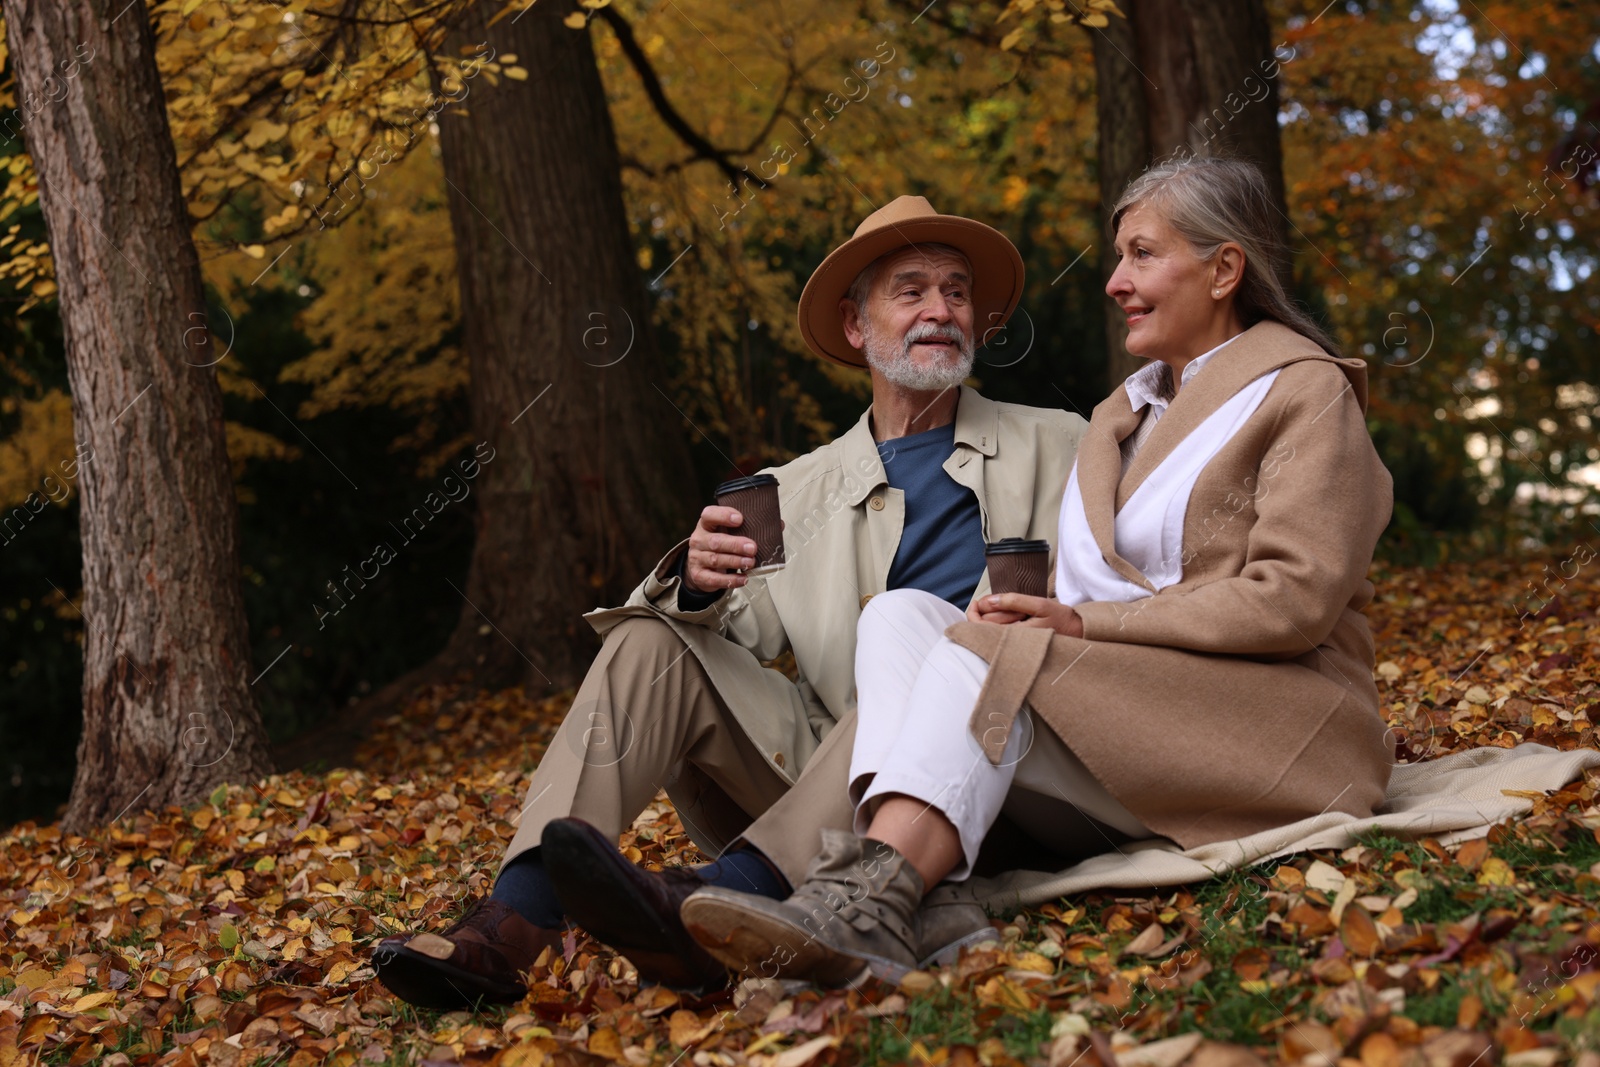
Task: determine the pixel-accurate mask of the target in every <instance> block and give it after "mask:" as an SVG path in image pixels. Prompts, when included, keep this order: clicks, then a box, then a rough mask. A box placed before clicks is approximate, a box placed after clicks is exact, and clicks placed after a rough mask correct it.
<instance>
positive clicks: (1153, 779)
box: [946, 322, 1394, 848]
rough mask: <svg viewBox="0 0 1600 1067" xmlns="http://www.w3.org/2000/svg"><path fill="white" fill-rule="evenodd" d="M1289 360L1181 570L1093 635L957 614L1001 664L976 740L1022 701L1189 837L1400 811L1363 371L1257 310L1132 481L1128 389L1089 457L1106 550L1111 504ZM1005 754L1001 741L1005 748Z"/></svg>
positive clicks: (1086, 622) (1097, 413)
mask: <svg viewBox="0 0 1600 1067" xmlns="http://www.w3.org/2000/svg"><path fill="white" fill-rule="evenodd" d="M1274 370H1277V371H1279V374H1278V377H1277V380H1276V381H1275V382H1274V383H1273V385H1272V387H1271V389H1270V390H1269V391H1268V393H1267V395H1266V397H1265V398H1264V400H1263V401H1262V403H1261V405H1260V407H1259V408H1257V409H1256V411H1255V413H1254V414H1253V415H1252V416H1251V417H1250V418H1249V419H1248V420H1246V422H1245V423H1244V424H1243V425H1242V426H1241V427H1240V428H1239V430H1238V432H1237V433H1236V434H1235V435H1234V436H1233V437H1232V439H1230V440H1229V441H1228V443H1227V444H1226V445H1224V446H1223V448H1222V450H1221V451H1220V452H1218V453H1217V455H1216V457H1215V458H1214V459H1213V460H1212V461H1211V462H1210V463H1209V464H1208V465H1207V466H1206V467H1205V469H1204V470H1203V471H1202V472H1201V474H1200V477H1199V481H1198V482H1197V483H1196V484H1195V486H1194V490H1193V493H1192V495H1191V497H1190V499H1189V505H1188V510H1187V512H1186V515H1185V520H1184V527H1183V544H1184V564H1183V572H1182V577H1181V579H1180V580H1179V581H1178V582H1177V583H1176V584H1174V585H1170V586H1168V587H1166V588H1164V589H1162V590H1160V591H1159V592H1155V593H1154V594H1153V595H1152V596H1150V597H1147V598H1145V599H1142V600H1137V601H1134V602H1131V603H1127V604H1116V603H1089V604H1079V605H1074V606H1075V607H1076V608H1077V610H1078V613H1079V614H1080V615H1081V616H1082V618H1083V630H1084V636H1083V638H1081V639H1080V638H1073V637H1065V636H1062V635H1059V634H1055V633H1053V632H1052V631H1049V630H1044V629H1032V628H1024V627H1019V626H996V625H992V624H987V623H974V622H961V623H957V624H956V625H954V626H952V627H951V628H950V629H949V630H948V631H946V633H947V634H948V636H950V637H951V638H952V639H954V640H955V641H957V642H958V643H960V644H961V645H963V646H965V647H967V648H969V649H971V650H972V651H974V652H976V653H977V654H979V655H981V656H983V657H984V659H986V660H988V661H989V662H990V664H991V669H990V673H989V677H988V679H987V681H986V683H985V686H984V690H983V693H982V694H981V695H980V697H979V701H978V706H977V708H976V709H975V711H974V713H973V717H972V727H973V734H974V736H975V737H976V738H978V740H979V742H980V743H982V742H983V740H984V739H985V737H987V738H989V739H990V740H991V741H993V740H998V741H1000V742H1001V743H1002V744H1003V741H1004V737H1005V731H1003V730H1002V731H998V732H996V731H994V730H993V727H994V725H995V724H996V723H1004V724H1009V721H1010V717H1011V716H1014V715H1015V714H1016V713H1017V710H1018V708H1019V707H1020V706H1021V704H1022V702H1023V701H1024V699H1025V700H1026V703H1027V704H1028V705H1029V706H1030V707H1031V708H1032V709H1033V711H1034V713H1035V714H1036V715H1037V717H1038V719H1039V720H1040V721H1041V722H1043V723H1047V724H1048V725H1049V727H1050V728H1051V729H1052V730H1054V731H1055V732H1056V733H1057V734H1058V735H1059V736H1060V737H1061V738H1062V740H1063V741H1065V742H1066V743H1067V745H1068V746H1069V747H1070V748H1071V749H1072V750H1073V752H1074V753H1076V755H1077V756H1078V757H1079V758H1080V759H1081V760H1082V761H1083V762H1084V764H1085V765H1086V766H1087V767H1088V768H1089V770H1090V771H1091V772H1092V773H1093V774H1094V775H1095V777H1096V778H1098V779H1099V780H1100V781H1101V782H1103V783H1104V784H1105V785H1106V787H1107V788H1108V789H1109V790H1110V791H1111V793H1112V794H1113V795H1114V796H1115V797H1116V798H1117V799H1118V800H1120V801H1121V802H1122V803H1123V804H1124V805H1125V806H1126V807H1127V808H1128V809H1129V810H1130V811H1132V812H1133V813H1134V814H1135V815H1137V816H1138V817H1139V819H1140V820H1141V821H1143V822H1144V823H1145V825H1147V826H1149V827H1150V828H1151V829H1152V830H1154V831H1155V832H1156V833H1157V834H1160V835H1161V836H1164V837H1168V838H1171V839H1172V840H1174V841H1176V842H1177V843H1178V844H1179V845H1181V846H1182V847H1184V848H1193V847H1196V846H1198V845H1203V844H1209V843H1212V842H1215V841H1220V840H1224V839H1230V838H1236V837H1243V836H1246V835H1249V834H1253V833H1256V832H1258V831H1260V830H1264V829H1269V828H1272V827H1276V826H1281V825H1285V824H1287V823H1291V822H1294V821H1297V820H1299V819H1302V818H1307V817H1310V816H1315V815H1317V814H1319V813H1321V812H1324V811H1342V812H1348V813H1350V814H1352V815H1356V816H1367V815H1370V814H1371V813H1372V811H1373V809H1374V808H1375V807H1377V806H1379V805H1381V804H1382V802H1383V798H1384V789H1385V787H1386V785H1387V784H1388V780H1389V771H1390V768H1391V766H1392V765H1393V761H1394V744H1393V738H1392V737H1391V736H1390V734H1389V732H1388V730H1387V729H1386V727H1385V724H1384V720H1383V717H1382V715H1381V713H1380V710H1379V703H1378V692H1377V687H1376V686H1375V685H1374V683H1373V674H1372V667H1373V643H1372V635H1371V631H1370V630H1369V629H1368V626H1367V622H1366V619H1365V618H1364V617H1363V615H1362V614H1361V610H1362V608H1363V607H1364V606H1365V605H1366V604H1367V602H1368V601H1369V600H1371V598H1372V594H1373V587H1372V583H1371V582H1370V581H1368V580H1367V569H1368V567H1369V566H1370V564H1371V562H1372V553H1373V548H1374V546H1375V545H1376V543H1377V540H1378V535H1379V534H1380V533H1381V532H1382V530H1383V528H1384V526H1385V525H1386V524H1387V522H1388V519H1389V513H1390V509H1391V505H1392V502H1393V482H1392V479H1391V478H1390V476H1389V472H1388V471H1387V470H1386V469H1385V468H1384V466H1383V464H1382V462H1381V461H1380V460H1379V459H1378V455H1377V452H1376V450H1375V449H1374V448H1373V445H1372V440H1371V437H1370V435H1369V434H1368V432H1367V425H1366V419H1365V412H1366V406H1367V375H1366V364H1365V363H1364V362H1363V361H1362V360H1360V359H1336V358H1334V357H1332V356H1330V355H1328V354H1327V353H1326V352H1324V351H1323V350H1322V349H1321V348H1320V347H1318V346H1317V345H1316V344H1315V343H1313V342H1312V341H1310V340H1309V339H1308V338H1306V337H1304V336H1302V335H1300V334H1298V333H1296V332H1295V331H1293V330H1291V329H1289V328H1288V327H1286V326H1283V325H1280V324H1278V323H1273V322H1263V323H1259V324H1257V325H1255V326H1253V327H1251V328H1250V329H1249V330H1247V331H1246V332H1245V333H1244V334H1243V335H1241V336H1240V337H1238V338H1237V339H1236V340H1235V341H1233V343H1231V344H1230V345H1229V346H1228V347H1227V348H1225V349H1223V350H1222V351H1221V352H1219V353H1218V354H1217V355H1216V356H1215V357H1214V358H1213V360H1212V361H1211V362H1209V363H1208V364H1207V365H1206V367H1205V369H1204V370H1203V371H1202V372H1201V373H1199V374H1197V375H1196V376H1195V377H1194V378H1193V380H1192V381H1191V382H1190V383H1189V384H1188V385H1185V386H1184V387H1183V388H1182V389H1181V390H1180V391H1179V393H1178V395H1177V397H1176V398H1175V399H1174V401H1173V403H1172V405H1171V407H1170V408H1168V410H1167V412H1166V414H1165V415H1164V416H1163V417H1162V419H1161V421H1160V422H1159V423H1158V424H1157V426H1156V428H1155V430H1154V431H1153V432H1152V434H1151V436H1150V437H1149V439H1148V440H1147V441H1146V443H1145V444H1144V446H1143V448H1142V449H1141V450H1140V451H1139V453H1138V455H1137V456H1136V458H1135V460H1134V462H1133V464H1132V466H1131V467H1130V468H1129V470H1128V474H1127V477H1122V456H1121V449H1120V443H1121V442H1122V440H1123V439H1124V438H1126V437H1127V436H1128V435H1129V434H1131V433H1132V432H1133V431H1134V429H1135V428H1136V427H1137V425H1138V422H1139V418H1140V414H1139V412H1136V411H1134V410H1133V409H1132V407H1131V405H1130V402H1129V400H1128V395H1127V392H1126V391H1125V390H1124V389H1121V388H1118V389H1117V390H1115V391H1114V392H1113V393H1112V394H1111V396H1110V397H1109V398H1107V399H1106V400H1105V401H1103V402H1102V403H1101V404H1100V405H1099V406H1098V407H1096V408H1095V410H1094V414H1093V417H1092V418H1091V419H1090V422H1089V430H1088V432H1087V433H1085V434H1084V436H1083V440H1082V442H1081V444H1080V446H1079V451H1078V480H1079V484H1080V486H1081V487H1082V491H1083V500H1084V509H1085V512H1086V514H1087V517H1088V520H1089V526H1090V529H1091V531H1092V533H1093V534H1094V538H1095V540H1096V542H1097V543H1098V545H1099V547H1100V550H1101V553H1102V555H1103V556H1104V558H1105V560H1106V561H1107V562H1108V563H1109V564H1110V565H1111V566H1112V567H1113V568H1115V569H1116V570H1117V571H1118V572H1119V573H1121V574H1122V575H1123V576H1124V577H1126V578H1127V579H1129V580H1130V581H1133V582H1135V583H1137V584H1140V585H1143V586H1144V587H1145V588H1151V586H1150V583H1149V582H1148V581H1147V580H1146V579H1145V578H1144V576H1143V575H1142V574H1140V573H1139V572H1138V571H1137V570H1136V569H1135V568H1134V567H1133V566H1132V565H1131V564H1129V563H1128V562H1127V561H1126V560H1124V559H1122V557H1121V556H1119V555H1117V552H1116V547H1115V534H1114V517H1115V514H1116V512H1117V510H1118V509H1120V508H1121V507H1122V505H1123V504H1124V503H1126V501H1127V500H1128V498H1129V497H1130V496H1131V495H1132V493H1133V492H1134V490H1136V489H1137V488H1138V487H1139V485H1140V483H1141V482H1143V480H1144V479H1145V478H1146V477H1147V476H1148V475H1149V474H1150V472H1151V471H1152V470H1153V469H1154V468H1155V467H1156V465H1157V464H1158V463H1160V461H1161V460H1162V459H1163V458H1164V457H1165V456H1167V455H1169V454H1171V453H1172V452H1173V451H1174V450H1175V449H1177V448H1180V447H1182V444H1183V439H1184V437H1185V436H1186V435H1187V434H1188V433H1189V432H1191V431H1192V430H1193V429H1194V428H1195V427H1197V426H1199V425H1200V423H1201V422H1202V421H1203V420H1204V419H1205V417H1206V416H1207V415H1209V414H1210V413H1211V412H1213V411H1215V410H1216V409H1217V408H1218V407H1219V406H1220V405H1221V404H1223V403H1224V402H1226V401H1227V400H1228V398H1229V397H1231V396H1233V395H1234V394H1235V393H1236V392H1238V391H1239V390H1240V389H1241V388H1243V387H1244V386H1245V385H1247V384H1248V383H1250V382H1251V381H1253V380H1255V379H1257V378H1259V377H1260V376H1261V375H1264V374H1267V373H1269V372H1271V371H1274ZM994 755H997V754H994Z"/></svg>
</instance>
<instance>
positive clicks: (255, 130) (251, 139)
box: [244, 119, 289, 148]
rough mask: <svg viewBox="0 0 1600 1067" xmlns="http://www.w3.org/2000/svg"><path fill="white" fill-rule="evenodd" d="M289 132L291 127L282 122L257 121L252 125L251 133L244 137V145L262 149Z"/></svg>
mask: <svg viewBox="0 0 1600 1067" xmlns="http://www.w3.org/2000/svg"><path fill="white" fill-rule="evenodd" d="M288 132H289V127H288V126H285V125H284V124H283V123H281V122H271V121H269V120H267V119H257V120H256V121H255V122H253V123H251V124H250V132H248V133H246V134H245V135H244V143H245V144H246V145H247V146H249V147H250V148H260V147H261V146H262V145H264V144H266V143H267V142H268V141H276V140H277V139H278V138H280V137H282V136H283V135H284V134H286V133H288Z"/></svg>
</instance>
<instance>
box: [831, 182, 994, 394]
mask: <svg viewBox="0 0 1600 1067" xmlns="http://www.w3.org/2000/svg"><path fill="white" fill-rule="evenodd" d="M933 243H938V244H947V245H951V246H953V247H955V248H959V249H961V251H962V252H963V253H965V254H966V257H967V261H968V262H969V263H971V264H972V303H973V317H972V327H973V330H974V331H975V332H976V333H977V342H978V343H979V344H982V343H983V342H984V341H985V340H986V339H987V338H988V337H989V336H990V335H991V334H993V333H994V331H995V330H998V329H999V328H1000V327H1001V326H1004V325H1005V323H1006V320H1007V319H1009V318H1010V317H1011V313H1012V312H1013V311H1015V310H1017V302H1018V301H1020V300H1021V299H1022V282H1023V267H1022V256H1021V254H1020V253H1019V252H1018V251H1017V248H1016V246H1015V245H1013V244H1012V243H1011V241H1010V240H1009V239H1008V238H1007V237H1006V235H1005V234H1003V233H1001V232H1000V231H999V230H996V229H994V228H993V227H992V226H985V225H984V224H983V223H981V222H975V221H973V220H972V219H964V218H962V217H961V216H959V215H941V214H939V213H938V212H937V211H935V210H933V205H932V204H930V203H928V201H927V199H926V198H925V197H920V196H902V197H899V198H897V199H895V200H893V201H892V202H890V203H888V204H885V205H884V206H883V207H881V208H879V209H878V210H876V211H874V212H873V213H872V214H870V215H868V216H867V217H866V219H864V220H863V221H862V223H861V225H860V226H857V227H856V232H855V236H853V237H851V238H850V240H848V241H846V242H845V243H844V244H842V245H840V246H839V247H838V248H835V249H834V250H833V251H832V252H830V253H829V254H828V258H827V259H824V260H823V261H822V265H821V266H819V267H818V268H817V269H816V272H815V273H814V274H812V275H811V280H810V281H808V282H806V287H805V290H804V291H803V292H802V293H801V294H800V312H799V318H800V336H801V337H803V338H805V342H806V344H807V346H809V347H810V349H811V351H813V352H815V353H816V354H817V355H819V356H822V357H824V358H826V359H831V360H833V361H834V362H835V363H843V364H844V365H845V366H847V367H865V366H866V365H867V359H866V356H864V355H862V353H861V350H860V349H858V348H856V347H855V346H853V345H851V343H850V341H849V340H848V339H847V338H846V337H845V335H844V317H843V315H841V314H840V312H839V301H840V300H842V299H844V295H845V293H846V292H848V291H849V289H850V285H851V283H852V282H854V281H855V280H856V275H858V274H860V273H861V272H862V270H863V269H865V268H866V267H867V265H868V264H870V263H871V262H872V261H873V260H875V259H877V258H878V257H879V256H881V255H883V254H885V253H886V252H893V251H895V250H896V249H899V248H904V247H905V246H906V245H914V244H933Z"/></svg>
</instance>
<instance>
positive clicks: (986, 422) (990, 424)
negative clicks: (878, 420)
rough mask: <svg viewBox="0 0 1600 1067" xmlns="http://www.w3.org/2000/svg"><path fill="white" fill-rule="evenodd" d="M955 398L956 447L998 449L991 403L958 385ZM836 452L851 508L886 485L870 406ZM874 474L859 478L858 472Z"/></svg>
mask: <svg viewBox="0 0 1600 1067" xmlns="http://www.w3.org/2000/svg"><path fill="white" fill-rule="evenodd" d="M960 389H961V393H960V395H959V396H958V397H957V398H956V444H958V445H966V446H967V447H969V448H972V449H976V450H977V451H978V452H980V453H982V454H983V455H985V456H992V455H994V454H995V453H996V452H998V451H999V450H1000V428H999V427H1000V412H999V408H998V407H997V406H996V404H995V402H994V401H993V400H990V399H989V398H988V397H986V396H984V395H983V394H982V393H979V392H978V391H977V390H976V389H973V388H970V387H969V386H965V385H963V386H961V387H960ZM839 449H840V452H841V453H842V458H843V460H844V465H845V474H846V476H847V480H848V481H851V482H854V483H855V485H856V486H857V489H856V491H855V492H853V493H851V494H850V495H849V497H848V498H847V499H848V500H849V502H850V503H851V504H852V505H855V504H859V503H861V502H862V501H863V500H865V499H866V498H867V496H868V495H869V494H870V493H871V492H872V491H873V490H874V489H877V488H878V487H879V486H881V485H884V484H886V483H887V482H888V480H889V476H888V475H887V474H886V473H885V472H884V469H883V460H882V459H881V458H880V457H879V455H878V443H877V442H876V441H874V440H873V438H872V407H871V405H868V407H867V410H866V411H864V412H862V413H861V418H859V419H857V420H856V424H855V425H854V426H852V427H850V429H848V430H846V431H845V433H844V435H843V436H842V437H840V438H839ZM864 471H872V472H874V473H872V474H867V475H865V476H862V472H864Z"/></svg>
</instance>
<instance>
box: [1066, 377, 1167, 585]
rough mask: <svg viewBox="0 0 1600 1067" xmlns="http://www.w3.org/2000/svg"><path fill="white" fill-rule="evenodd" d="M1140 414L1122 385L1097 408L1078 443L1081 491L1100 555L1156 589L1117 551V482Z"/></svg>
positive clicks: (1131, 577)
mask: <svg viewBox="0 0 1600 1067" xmlns="http://www.w3.org/2000/svg"><path fill="white" fill-rule="evenodd" d="M1140 417H1141V416H1140V414H1139V412H1136V411H1134V410H1133V408H1132V406H1131V405H1130V404H1129V402H1128V393H1127V390H1126V389H1124V388H1123V387H1122V386H1120V385H1119V386H1118V387H1117V388H1116V389H1114V390H1112V393H1111V395H1110V396H1108V397H1106V398H1105V399H1104V400H1102V401H1101V402H1100V403H1099V405H1098V406H1097V407H1096V408H1095V409H1094V414H1093V416H1092V417H1091V418H1090V420H1089V432H1088V433H1086V434H1084V436H1083V441H1082V442H1081V443H1080V444H1079V445H1078V468H1077V469H1078V492H1079V494H1080V495H1081V496H1082V497H1083V513H1084V516H1085V517H1086V518H1087V519H1088V520H1089V532H1090V533H1092V534H1093V535H1094V540H1095V544H1096V545H1098V546H1099V547H1100V555H1101V556H1103V557H1104V558H1105V561H1106V562H1107V563H1108V564H1110V565H1111V567H1112V569H1113V570H1115V571H1116V572H1117V573H1118V574H1120V575H1122V576H1123V577H1124V578H1126V579H1128V581H1130V582H1135V583H1137V584H1139V585H1141V586H1144V587H1145V588H1146V589H1149V590H1151V591H1152V592H1154V591H1155V587H1154V586H1153V585H1151V584H1150V580H1149V579H1147V578H1146V577H1145V576H1144V575H1143V574H1140V573H1139V568H1137V567H1135V566H1134V565H1133V564H1131V563H1129V562H1128V561H1127V560H1125V559H1123V558H1122V557H1121V556H1119V555H1118V554H1117V522H1116V510H1115V506H1116V496H1117V482H1118V480H1119V479H1121V477H1122V442H1123V441H1124V440H1125V439H1126V438H1127V437H1128V435H1129V434H1131V433H1133V431H1134V430H1135V429H1136V428H1137V427H1138V425H1139V419H1140Z"/></svg>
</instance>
